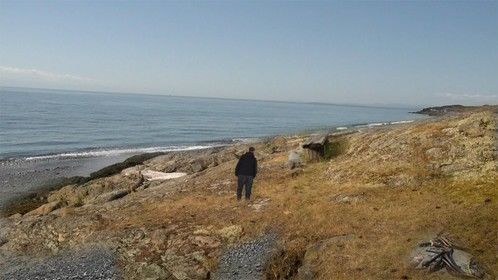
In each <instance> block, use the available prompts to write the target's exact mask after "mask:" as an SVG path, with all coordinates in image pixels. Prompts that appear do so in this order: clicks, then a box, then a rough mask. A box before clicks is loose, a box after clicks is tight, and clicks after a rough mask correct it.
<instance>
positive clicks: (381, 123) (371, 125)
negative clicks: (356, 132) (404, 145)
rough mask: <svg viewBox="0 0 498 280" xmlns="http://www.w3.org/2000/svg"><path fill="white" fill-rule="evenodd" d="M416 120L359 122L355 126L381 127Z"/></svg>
mask: <svg viewBox="0 0 498 280" xmlns="http://www.w3.org/2000/svg"><path fill="white" fill-rule="evenodd" d="M414 121H415V120H403V121H394V122H378V123H367V124H358V125H355V126H353V127H355V128H365V127H370V128H371V127H379V126H386V125H393V124H406V123H412V122H414Z"/></svg>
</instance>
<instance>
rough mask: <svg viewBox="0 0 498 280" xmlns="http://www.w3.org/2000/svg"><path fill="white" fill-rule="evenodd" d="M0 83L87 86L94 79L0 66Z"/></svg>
mask: <svg viewBox="0 0 498 280" xmlns="http://www.w3.org/2000/svg"><path fill="white" fill-rule="evenodd" d="M0 81H4V82H9V81H27V82H33V83H36V82H40V83H53V84H54V85H56V84H59V83H62V84H87V83H93V82H95V80H94V79H91V78H86V77H81V76H76V75H70V74H59V73H52V72H47V71H42V70H38V69H25V68H17V67H9V66H0Z"/></svg>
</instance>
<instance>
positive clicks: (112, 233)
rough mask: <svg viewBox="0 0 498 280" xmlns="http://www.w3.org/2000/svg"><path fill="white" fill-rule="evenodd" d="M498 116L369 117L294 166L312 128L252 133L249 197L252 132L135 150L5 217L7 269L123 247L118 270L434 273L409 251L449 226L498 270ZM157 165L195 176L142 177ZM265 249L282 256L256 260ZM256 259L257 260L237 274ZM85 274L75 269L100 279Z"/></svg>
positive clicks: (122, 274)
mask: <svg viewBox="0 0 498 280" xmlns="http://www.w3.org/2000/svg"><path fill="white" fill-rule="evenodd" d="M496 128H497V125H496V114H495V113H493V112H492V111H489V110H488V109H485V110H480V111H475V110H469V111H465V110H464V111H463V112H459V113H458V114H454V115H451V116H444V117H441V118H434V119H428V120H423V121H419V122H414V123H409V124H398V125H392V126H385V127H378V128H365V129H362V130H361V131H358V132H356V133H349V134H341V135H336V136H331V138H330V142H331V143H341V145H335V146H333V147H338V146H341V147H344V148H343V149H344V150H341V152H337V153H334V156H333V157H332V158H331V159H329V160H323V161H320V162H316V163H306V162H303V166H302V167H299V168H297V169H293V170H290V169H289V166H288V164H287V160H288V154H289V152H290V151H298V152H299V151H300V146H301V144H302V143H303V142H304V141H305V140H306V137H307V136H306V135H294V136H279V137H273V138H269V139H265V140H262V141H261V142H257V143H253V144H252V145H254V146H255V147H256V157H257V158H258V160H259V162H260V165H259V166H260V171H259V175H258V177H257V178H256V181H255V197H254V199H253V200H252V201H251V202H250V203H248V204H237V203H236V202H235V201H234V193H233V191H234V185H235V177H234V176H233V166H234V164H235V162H236V160H237V158H238V157H239V156H240V155H241V154H242V153H243V152H244V151H245V150H246V149H247V147H248V145H246V144H243V143H239V144H235V145H232V146H227V147H218V148H211V149H207V150H198V151H188V152H175V153H167V154H161V155H154V156H151V157H150V158H143V160H140V161H128V163H127V164H124V165H123V164H121V165H115V166H114V167H111V168H108V169H104V170H102V171H101V172H99V173H97V174H94V175H93V177H92V178H86V179H84V180H81V181H73V182H71V183H70V184H64V186H63V187H61V188H59V189H57V190H52V191H50V192H49V193H46V194H44V195H43V200H42V202H43V203H44V204H43V205H41V206H40V207H38V208H36V209H32V208H34V207H33V205H32V208H31V209H27V208H25V211H23V212H19V213H15V214H14V213H10V214H11V215H9V217H7V218H3V219H1V220H0V223H1V227H0V275H2V276H3V277H4V278H5V277H7V279H15V277H14V276H12V275H18V274H15V273H22V272H23V271H24V272H25V273H27V272H26V271H30V272H29V273H34V274H30V275H33V279H37V278H36V277H38V276H39V277H42V276H43V275H45V274H44V273H46V271H41V270H46V268H47V267H53V269H54V270H56V271H59V270H61V267H59V266H58V265H57V264H54V263H53V262H52V261H51V259H50V258H49V259H46V258H47V256H54V257H53V258H55V259H57V258H58V257H59V256H61V255H60V254H62V255H64V254H66V252H78V251H79V250H83V251H84V252H95V251H92V250H91V248H95V247H98V248H104V249H105V250H104V251H105V252H109V253H110V254H111V255H112V256H113V258H115V259H116V262H114V263H112V264H109V263H102V265H105V266H106V269H105V270H108V271H114V270H113V269H116V274H113V275H111V276H109V278H106V279H121V278H124V279H172V280H179V279H210V278H212V277H215V279H259V278H261V277H262V276H263V275H264V277H266V278H267V279H283V278H285V279H291V278H292V279H330V277H332V276H334V277H335V278H337V279H365V278H369V279H387V278H390V279H392V278H403V279H426V277H427V274H426V272H420V271H414V270H412V268H411V267H410V265H408V264H407V263H406V262H405V261H404V260H405V259H406V258H407V256H409V255H410V252H411V250H412V248H413V247H414V245H415V244H416V242H418V241H419V240H421V239H424V238H425V237H426V236H427V235H428V234H431V233H434V232H439V231H441V230H445V231H448V232H450V234H451V235H452V236H455V237H456V238H457V239H458V240H460V241H462V242H463V243H465V245H468V246H469V247H471V248H473V251H472V252H474V253H476V254H477V255H479V260H480V261H482V262H483V263H485V264H486V265H487V266H488V267H489V269H488V270H489V271H488V274H490V275H493V273H494V272H495V271H496V269H497V268H498V267H497V265H498V264H497V259H496V256H495V255H494V253H493V252H492V250H490V248H489V246H487V245H486V244H493V243H494V244H496V242H498V240H497V239H496V238H497V237H496V236H495V235H493V234H492V232H493V225H495V224H496V222H497V219H496V217H495V215H493V213H496V210H498V205H497V201H498V192H497V190H496V182H498V175H497V174H498V173H497V170H496V169H497V167H496V163H497V156H496V131H497V130H496ZM139 171H140V172H139ZM145 171H150V172H162V173H164V174H171V173H178V174H185V175H184V176H180V177H177V178H175V179H160V180H146V182H141V183H140V184H138V185H137V182H140V177H139V174H141V173H143V172H145ZM37 206H38V205H37ZM433 211H437V213H438V215H437V218H438V219H436V217H435V216H434V214H433V213H432V212H433ZM469 223H471V224H469ZM269 232H270V233H271V236H272V237H271V238H270V239H265V236H269V235H267V234H268V233H269ZM273 234H274V235H273ZM337 236H347V237H348V238H342V237H341V238H337ZM260 238H262V239H260ZM258 240H260V241H258ZM251 242H253V243H251ZM254 242H255V243H254ZM379 242H380V243H379ZM270 243H271V244H273V245H271V246H272V247H273V248H272V250H268V251H266V249H269V248H268V246H270V245H269V244H270ZM244 244H246V245H244ZM251 244H252V245H251ZM381 244H383V245H381ZM244 246H245V247H244ZM379 246H380V247H382V248H391V250H389V251H387V249H386V250H383V249H379ZM254 250H255V252H256V253H258V254H259V253H261V252H267V253H266V254H270V255H267V258H264V259H263V260H264V261H262V262H259V261H258V262H256V261H253V257H252V255H251V254H252V253H251V252H253V251H254ZM83 251H82V252H83ZM100 252H101V251H100ZM240 252H242V253H240ZM92 254H93V253H91V256H90V257H89V260H94V259H93V256H94V255H92ZM26 256H30V259H32V258H39V259H40V260H41V262H42V263H44V264H47V265H36V264H31V262H30V261H27V260H26ZM96 256H97V258H96V260H98V259H99V258H98V254H97V255H96ZM348 256H351V257H348ZM239 257H240V258H241V260H242V261H241V262H239V263H238V262H237V260H238V259H237V258H239ZM234 258H235V259H237V260H235V262H234ZM324 258H325V259H324ZM44 259H46V260H45V261H43V260H44ZM76 259H78V258H76ZM266 260H269V261H268V262H267V261H266ZM76 262H78V261H76ZM13 263H15V264H16V267H17V268H16V269H15V270H14V271H13V270H12V267H13V266H12V264H13ZM92 263H94V264H95V263H97V264H96V265H97V266H98V263H99V262H98V261H97V262H92ZM244 263H246V264H248V265H252V264H254V263H259V266H258V267H254V268H252V267H249V268H248V270H247V271H249V272H248V274H247V275H246V274H244V275H245V276H244V278H234V277H236V276H235V275H236V274H231V273H232V272H233V270H234V269H236V268H235V267H238V266H239V265H242V266H243V265H244ZM72 264H74V262H70V263H68V265H69V266H71V265H72ZM393 265H394V266H393ZM33 267H35V268H33ZM89 267H90V268H91V269H93V268H95V270H92V271H97V272H96V273H99V272H98V271H100V270H99V269H101V268H102V267H101V268H98V267H95V265H90V266H89ZM9 268H10V269H9ZM79 269H82V270H81V271H79V272H82V273H85V269H88V268H83V267H80V268H79ZM37 271H38V272H37ZM68 271H71V270H68ZM241 271H245V270H243V269H241ZM79 272H78V273H79ZM86 272H88V273H87V274H85V275H92V274H91V273H90V270H89V271H86ZM118 272H119V273H118ZM37 273H38V274H37ZM74 273H76V272H74ZM75 275H76V274H75ZM78 275H79V274H78ZM82 275H83V274H82ZM220 275H231V276H220ZM9 277H11V278H9ZM85 277H87V276H81V277H80V278H77V279H94V278H91V277H90V276H88V277H87V278H85ZM106 277H107V276H106ZM404 277H405V278H404ZM435 277H436V278H435V279H449V278H447V277H449V276H446V274H441V275H439V274H437V275H436V276H435ZM437 277H439V278H437ZM49 279H50V278H49ZM54 279H55V278H54Z"/></svg>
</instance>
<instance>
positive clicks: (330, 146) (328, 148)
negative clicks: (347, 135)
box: [323, 139, 348, 160]
mask: <svg viewBox="0 0 498 280" xmlns="http://www.w3.org/2000/svg"><path fill="white" fill-rule="evenodd" d="M347 146H348V143H347V141H346V140H345V139H333V140H331V141H329V142H327V143H326V144H325V146H324V148H323V158H324V159H325V160H330V159H333V158H335V157H337V156H339V155H342V154H344V153H345V152H346V150H347Z"/></svg>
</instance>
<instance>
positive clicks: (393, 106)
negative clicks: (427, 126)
mask: <svg viewBox="0 0 498 280" xmlns="http://www.w3.org/2000/svg"><path fill="white" fill-rule="evenodd" d="M0 89H21V90H22V89H24V90H51V91H62V92H63V91H68V92H79V93H100V94H125V95H149V96H165V97H183V98H203V99H220V100H234V101H259V102H273V103H293V104H310V105H324V106H345V107H365V108H384V109H418V108H423V107H426V106H431V105H428V104H427V105H423V104H417V105H408V104H355V103H331V102H322V101H286V100H265V99H250V98H233V97H217V96H195V95H175V94H160V93H146V92H120V91H98V90H78V89H63V88H38V87H20V86H5V85H0ZM432 106H434V105H432Z"/></svg>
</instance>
